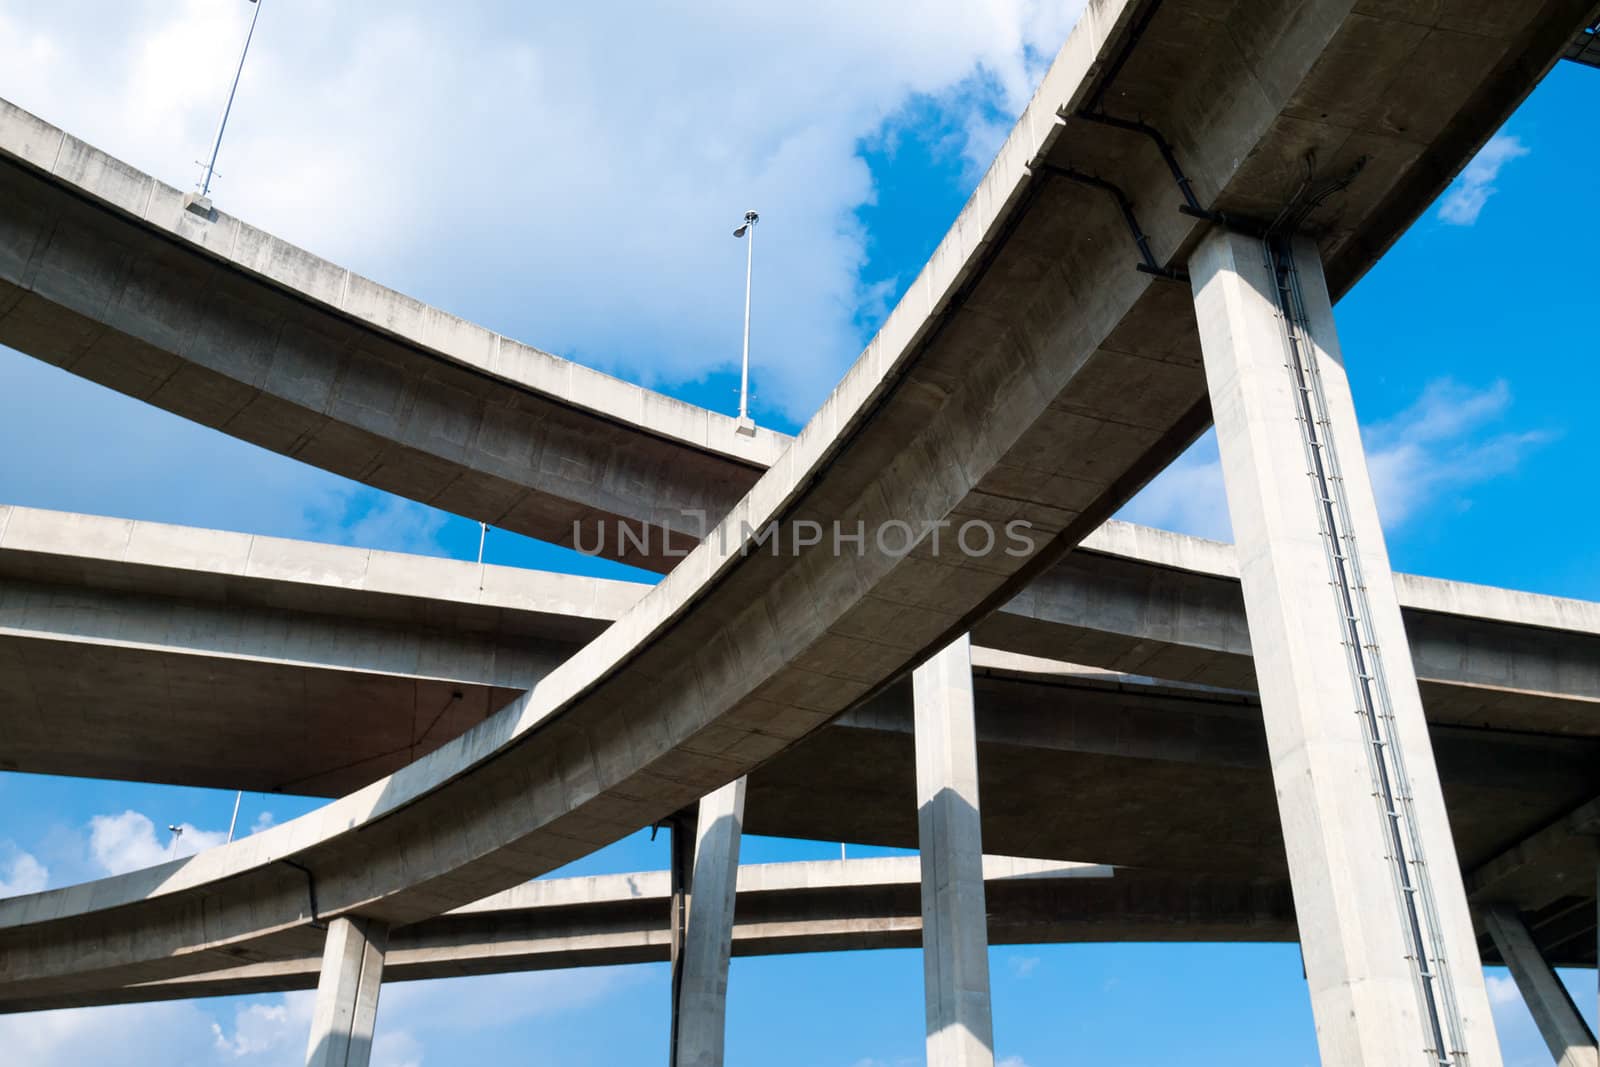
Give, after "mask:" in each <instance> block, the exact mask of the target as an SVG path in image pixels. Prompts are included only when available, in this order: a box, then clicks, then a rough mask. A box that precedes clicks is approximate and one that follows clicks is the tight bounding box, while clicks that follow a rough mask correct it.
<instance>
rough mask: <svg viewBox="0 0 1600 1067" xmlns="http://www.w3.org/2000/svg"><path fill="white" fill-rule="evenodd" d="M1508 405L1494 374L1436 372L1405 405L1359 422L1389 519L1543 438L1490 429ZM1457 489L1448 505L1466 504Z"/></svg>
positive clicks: (1479, 477)
mask: <svg viewBox="0 0 1600 1067" xmlns="http://www.w3.org/2000/svg"><path fill="white" fill-rule="evenodd" d="M1510 406H1511V388H1510V386H1509V385H1507V384H1506V383H1505V382H1504V381H1497V382H1494V383H1493V384H1491V385H1489V386H1487V387H1485V388H1481V389H1479V388H1473V387H1471V386H1467V385H1463V384H1461V383H1459V382H1456V381H1452V380H1451V379H1448V378H1441V379H1438V380H1435V381H1432V382H1429V383H1428V385H1427V387H1426V388H1425V389H1423V391H1422V395H1421V396H1420V397H1418V398H1417V400H1416V402H1415V403H1413V404H1412V405H1411V406H1410V407H1408V408H1406V409H1405V410H1404V411H1401V412H1400V413H1398V414H1397V415H1395V416H1393V417H1392V418H1389V419H1385V420H1383V421H1382V422H1377V423H1373V424H1372V425H1371V426H1368V427H1365V428H1364V430H1363V436H1364V437H1365V438H1366V443H1367V467H1368V471H1369V473H1370V474H1371V475H1372V487H1373V491H1374V492H1375V493H1376V494H1377V498H1378V512H1379V514H1380V515H1382V516H1383V521H1384V525H1385V526H1386V527H1397V526H1399V525H1401V524H1403V523H1404V522H1406V521H1407V520H1408V519H1410V518H1411V517H1412V516H1413V515H1415V514H1417V513H1419V512H1420V511H1421V510H1422V509H1423V507H1424V506H1425V505H1428V504H1432V503H1435V502H1437V501H1438V499H1439V498H1440V497H1441V496H1444V495H1446V494H1448V493H1456V494H1460V493H1461V491H1463V490H1465V489H1467V488H1469V487H1470V486H1473V485H1476V484H1479V483H1481V482H1484V481H1487V480H1489V479H1491V478H1497V477H1499V476H1501V475H1504V474H1509V473H1510V472H1511V471H1514V470H1515V469H1516V468H1517V467H1518V466H1519V465H1520V464H1521V463H1522V460H1523V459H1524V458H1525V457H1526V456H1527V454H1528V453H1529V452H1530V451H1532V450H1533V449H1535V448H1537V447H1538V446H1539V445H1541V444H1543V443H1545V442H1546V441H1548V440H1549V439H1550V435H1549V434H1547V433H1545V432H1543V431H1530V430H1514V431H1494V430H1491V427H1492V425H1493V424H1494V423H1496V422H1498V421H1499V420H1500V419H1502V418H1503V417H1504V416H1505V414H1506V412H1507V410H1508V409H1509V408H1510ZM1470 503H1471V502H1470V500H1469V499H1468V498H1466V497H1464V496H1460V495H1458V496H1457V497H1456V500H1455V506H1456V507H1457V508H1458V509H1460V508H1465V507H1468V506H1470Z"/></svg>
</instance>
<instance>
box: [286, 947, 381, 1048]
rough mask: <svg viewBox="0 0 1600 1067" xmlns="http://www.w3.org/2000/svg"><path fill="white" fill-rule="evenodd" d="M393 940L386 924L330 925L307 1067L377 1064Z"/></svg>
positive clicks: (312, 1010)
mask: <svg viewBox="0 0 1600 1067" xmlns="http://www.w3.org/2000/svg"><path fill="white" fill-rule="evenodd" d="M388 941H389V928H388V927H387V926H386V925H385V924H383V923H379V922H372V921H370V920H367V919H352V918H346V917H343V916H341V917H339V918H337V919H334V920H333V921H332V922H330V923H329V924H328V939H327V945H326V947H325V948H324V949H323V951H322V971H321V973H320V974H319V975H318V977H317V999H316V1001H315V1002H314V1004H313V1006H312V1009H311V1037H310V1041H309V1042H308V1044H307V1046H306V1067H367V1064H369V1063H370V1062H371V1061H372V1039H373V1032H374V1031H375V1030H376V1028H377V1023H378V994H379V993H380V992H381V991H382V988H383V955H384V952H385V951H386V949H387V947H388Z"/></svg>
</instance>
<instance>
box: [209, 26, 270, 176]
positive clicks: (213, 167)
mask: <svg viewBox="0 0 1600 1067" xmlns="http://www.w3.org/2000/svg"><path fill="white" fill-rule="evenodd" d="M250 2H251V3H252V4H254V5H256V12H255V14H253V15H251V16H250V29H249V31H248V32H247V33H246V34H245V35H244V48H243V49H242V50H241V51H240V52H239V68H238V69H237V70H235V71H234V72H233V85H232V86H230V87H229V89H228V102H227V104H226V105H224V106H223V108H222V119H221V120H220V121H219V122H218V123H217V136H216V137H215V138H214V139H213V140H212V142H211V162H209V163H207V164H206V175H205V177H204V178H203V179H201V181H200V196H199V200H200V201H206V198H207V196H209V195H210V193H211V179H212V178H213V177H215V175H216V172H217V153H218V152H220V151H222V131H223V130H226V129H227V128H228V115H229V114H230V113H231V112H232V111H233V97H234V94H235V93H237V92H238V91H239V76H240V75H242V74H243V73H244V57H245V56H247V55H249V54H250V41H251V39H252V38H253V37H255V35H256V20H257V19H259V18H260V17H261V0H250ZM206 203H207V207H208V208H209V201H206Z"/></svg>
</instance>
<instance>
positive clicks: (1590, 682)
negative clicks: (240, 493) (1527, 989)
mask: <svg viewBox="0 0 1600 1067" xmlns="http://www.w3.org/2000/svg"><path fill="white" fill-rule="evenodd" d="M1086 543H1087V544H1089V545H1092V546H1093V549H1092V550H1090V549H1080V550H1078V551H1076V552H1073V553H1072V554H1070V555H1069V556H1068V557H1067V558H1066V559H1065V560H1063V561H1062V563H1060V564H1058V565H1057V566H1056V567H1054V568H1052V569H1051V570H1050V571H1049V572H1047V573H1046V574H1044V575H1042V576H1041V577H1040V578H1038V579H1035V580H1034V581H1033V582H1032V583H1031V584H1030V585H1029V587H1028V589H1027V590H1025V591H1024V592H1023V593H1022V594H1021V595H1019V596H1018V597H1016V598H1014V599H1013V600H1012V601H1011V603H1009V604H1007V605H1006V606H1005V607H1004V608H1002V609H1001V610H999V611H996V612H995V613H993V614H992V615H990V616H989V617H988V618H987V619H985V620H984V621H983V622H982V623H981V624H980V625H979V627H978V630H977V632H978V633H980V634H983V635H985V637H986V639H989V640H991V642H992V643H993V644H994V645H995V646H997V647H999V648H1005V649H1023V650H1029V651H1033V652H1036V653H1038V652H1045V651H1047V650H1049V649H1051V648H1055V647H1060V648H1061V649H1062V650H1063V651H1062V652H1061V653H1060V657H1065V658H1069V659H1076V660H1081V661H1085V662H1090V663H1094V664H1097V665H1099V666H1103V667H1107V668H1110V669H1112V670H1117V671H1125V672H1131V673H1136V674H1143V675H1152V674H1153V675H1155V676H1158V677H1169V678H1172V677H1175V678H1177V679H1179V680H1189V681H1194V682H1200V683H1209V684H1213V685H1223V686H1225V687H1226V688H1233V689H1239V690H1246V689H1250V688H1253V686H1254V680H1255V679H1254V671H1253V668H1252V666H1251V663H1250V661H1249V659H1248V658H1247V657H1248V654H1249V643H1248V640H1247V638H1246V637H1245V635H1244V634H1243V632H1242V631H1243V627H1244V622H1243V612H1244V605H1243V600H1242V598H1241V596H1240V593H1239V589H1238V576H1237V571H1236V568H1235V566H1234V563H1233V552H1232V547H1231V546H1228V545H1221V544H1217V543H1214V542H1209V541H1203V540H1199V539H1196V538H1190V537H1182V536H1179V535H1176V534H1168V533H1163V532H1161V531H1157V530H1149V529H1144V528H1141V527H1136V526H1129V525H1127V524H1125V523H1116V522H1112V523H1107V524H1106V525H1105V526H1103V527H1101V528H1100V529H1099V530H1097V531H1095V533H1094V534H1092V535H1090V537H1089V538H1087V539H1086ZM1397 581H1398V586H1397V589H1398V592H1399V594H1400V597H1401V604H1402V610H1403V611H1404V612H1405V618H1406V625H1407V629H1408V630H1409V631H1410V635H1411V647H1412V649H1413V652H1414V654H1416V655H1418V656H1419V657H1427V659H1426V660H1425V662H1431V664H1432V666H1433V674H1434V676H1435V679H1436V680H1435V681H1433V682H1431V683H1424V685H1423V702H1424V705H1425V708H1426V711H1427V714H1428V718H1429V720H1430V721H1431V722H1435V723H1440V722H1445V723H1463V724H1471V725H1476V726H1493V727H1500V728H1503V729H1509V730H1514V731H1516V732H1518V733H1529V732H1537V733H1544V732H1556V733H1576V734H1594V733H1595V732H1596V731H1597V730H1600V715H1597V714H1591V713H1592V712H1594V711H1595V710H1596V709H1597V708H1600V704H1597V703H1596V702H1595V700H1594V696H1595V694H1596V692H1600V605H1597V604H1592V603H1587V602H1583V601H1572V600H1562V599H1559V598H1555V597H1542V596H1534V595H1531V594H1526V593H1515V592H1511V591H1508V590H1499V589H1488V588H1484V587H1481V586H1471V585H1463V584H1461V583H1455V582H1443V581H1438V580H1436V579H1427V578H1415V577H1411V576H1407V575H1401V576H1399V577H1398V579H1397ZM646 589H647V587H646V586H644V585H641V584H638V583H633V582H615V581H604V580H597V579H586V578H578V577H575V576H572V575H564V574H548V573H539V572H530V571H524V570H520V569H516V568H508V567H495V566H492V565H491V566H484V567H479V566H477V565H474V564H469V563H461V562H456V561H452V560H441V559H432V558H426V557H418V556H408V555H399V554H393V553H385V552H369V551H367V550H364V549H352V548H343V547H339V546H335V545H319V544H309V543H305V542H296V541H286V540H280V539H275V538H265V537H249V536H246V535H242V534H230V533H220V532H214V531H207V530H199V529H193V528H187V527H178V526H165V525H161V524H157V523H144V522H129V521H126V520H120V519H108V518H100V517H96V516H87V515H73V514H68V513H60V512H50V511H39V510H35V509H30V508H7V507H3V506H0V664H3V667H0V737H4V738H5V743H4V745H0V768H3V769H8V770H22V771H27V772H30V773H46V774H75V775H83V776H90V777H110V778H134V779H139V780H145V781H157V782H169V783H172V784H177V785H198V786H213V787H218V788H226V789H236V788H244V789H251V790H260V791H292V792H298V793H307V794H313V795H324V796H340V795H343V794H344V793H348V792H350V791H352V790H354V789H358V788H360V787H361V786H363V785H366V784H368V783H369V782H371V781H372V780H374V779H375V778H378V777H380V776H381V775H383V774H385V773H388V772H390V771H393V770H395V769H398V768H399V767H400V766H402V765H404V764H405V763H406V762H409V760H410V759H411V758H414V755H416V754H420V753H423V752H427V751H431V750H432V749H433V748H435V747H437V746H438V745H440V744H442V743H444V742H445V741H447V740H449V739H450V738H452V737H454V736H456V735H457V734H459V733H461V732H462V731H463V730H465V729H466V728H467V727H469V726H471V725H473V724H474V723H477V722H480V721H482V720H483V719H484V718H486V717H487V716H488V715H489V714H491V713H492V712H494V711H496V710H498V709H499V708H500V707H503V706H504V705H505V704H506V703H508V702H509V701H510V700H511V699H513V698H514V697H515V696H516V695H517V693H518V692H519V691H520V690H522V689H525V688H527V686H528V685H531V684H532V683H533V681H536V680H537V679H538V678H540V677H542V676H543V675H544V673H546V672H547V671H548V670H549V668H550V667H551V666H553V665H554V663H555V662H557V661H558V660H559V659H560V658H564V657H565V656H566V655H568V654H570V652H571V651H572V650H573V649H575V648H576V647H578V646H579V645H580V644H583V643H586V642H587V641H589V640H591V639H592V638H593V637H594V636H595V635H597V634H599V633H600V632H601V631H602V630H604V629H605V627H606V626H608V625H610V623H611V622H612V621H614V620H615V619H616V618H618V617H620V616H621V615H622V614H623V612H624V611H626V610H627V608H628V607H630V606H631V605H632V604H633V603H635V602H636V601H637V600H638V598H639V597H641V596H643V595H644V593H645V591H646ZM979 655H981V656H989V655H990V653H989V652H986V651H982V650H980V652H979ZM1060 657H1052V659H1056V658H1060ZM457 692H459V693H461V694H462V695H461V697H460V698H459V699H458V698H455V697H454V694H455V693H457ZM63 708H69V709H71V710H70V713H64V712H63V710H62V709H63ZM152 730H156V731H158V732H159V734H160V736H161V739H162V740H161V744H159V745H153V744H150V743H149V739H150V736H151V731H152Z"/></svg>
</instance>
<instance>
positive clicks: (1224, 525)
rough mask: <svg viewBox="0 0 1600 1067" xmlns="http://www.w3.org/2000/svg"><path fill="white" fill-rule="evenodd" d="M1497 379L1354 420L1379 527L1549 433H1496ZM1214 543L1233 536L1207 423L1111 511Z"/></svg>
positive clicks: (1397, 523)
mask: <svg viewBox="0 0 1600 1067" xmlns="http://www.w3.org/2000/svg"><path fill="white" fill-rule="evenodd" d="M1511 399H1512V398H1511V389H1510V387H1509V386H1508V385H1507V384H1506V383H1505V382H1504V381H1498V382H1494V383H1492V384H1490V385H1488V386H1486V387H1483V388H1474V387H1472V386H1467V385H1463V384H1461V383H1459V382H1456V381H1453V380H1451V379H1448V378H1441V379H1437V380H1435V381H1432V382H1429V383H1428V385H1427V386H1426V387H1424V389H1423V391H1422V395H1421V396H1419V397H1418V398H1417V400H1416V401H1415V402H1414V403H1412V404H1411V405H1410V406H1409V407H1407V408H1405V409H1404V410H1403V411H1400V412H1399V413H1397V414H1395V415H1394V416H1392V417H1390V418H1387V419H1384V420H1382V421H1380V422H1376V423H1372V424H1370V425H1367V426H1364V427H1362V437H1363V440H1364V444H1365V446H1366V450H1367V468H1368V472H1369V473H1370V474H1371V476H1372V488H1373V492H1374V494H1375V495H1376V496H1377V500H1378V513H1379V514H1380V515H1381V516H1382V518H1383V523H1384V528H1385V529H1386V530H1390V531H1392V530H1395V529H1398V528H1399V527H1401V526H1402V525H1404V524H1405V523H1406V522H1407V521H1408V520H1410V519H1411V518H1412V517H1414V516H1415V515H1417V514H1420V513H1422V512H1423V510H1424V509H1425V508H1426V507H1427V506H1428V505H1432V504H1436V503H1437V502H1438V501H1439V499H1440V498H1441V497H1443V496H1445V495H1447V494H1451V493H1454V494H1457V496H1456V499H1455V502H1454V506H1455V507H1456V508H1458V509H1464V508H1466V507H1469V506H1470V505H1471V501H1470V499H1469V498H1467V497H1466V496H1464V495H1460V494H1462V493H1463V492H1464V491H1465V490H1467V489H1468V488H1470V487H1471V486H1474V485H1477V484H1480V483H1482V482H1485V481H1488V480H1490V479H1492V478H1497V477H1500V476H1501V475H1505V474H1509V473H1511V472H1512V471H1514V470H1515V469H1516V468H1517V467H1518V466H1519V465H1520V464H1521V463H1522V461H1523V459H1524V458H1525V457H1526V456H1527V455H1528V453H1529V452H1530V451H1532V450H1533V449H1535V448H1537V447H1538V446H1540V445H1541V444H1543V443H1545V442H1546V441H1548V440H1550V435H1549V434H1548V433H1546V432H1544V431H1538V430H1509V431H1497V430H1494V429H1493V425H1494V424H1495V423H1496V422H1498V421H1500V420H1501V419H1503V418H1504V417H1505V415H1506V414H1507V412H1508V411H1509V409H1510V407H1511ZM1118 517H1119V518H1123V519H1127V520H1128V521H1130V522H1139V523H1144V524H1145V525H1148V526H1156V527H1160V528H1161V529H1164V530H1175V531H1177V532H1179V533H1186V534H1190V535H1192V536H1195V537H1209V538H1211V539H1213V540H1217V541H1231V540H1232V539H1233V534H1232V525H1231V523H1230V522H1229V520H1228V500H1227V494H1226V492H1225V490H1224V487H1223V480H1222V462H1221V459H1220V457H1219V455H1218V452H1217V438H1216V433H1215V431H1207V432H1206V434H1205V436H1203V437H1202V438H1200V440H1199V441H1197V442H1195V444H1194V447H1192V448H1190V449H1189V450H1188V451H1187V452H1185V453H1184V454H1183V455H1182V456H1180V457H1179V458H1178V459H1177V461H1175V462H1174V463H1173V464H1172V465H1171V466H1169V467H1168V468H1167V469H1166V470H1164V471H1162V472H1161V473H1160V474H1159V475H1157V476H1156V477H1155V478H1154V479H1153V480H1152V481H1151V482H1150V484H1149V485H1147V486H1146V487H1145V488H1144V489H1143V490H1142V491H1141V492H1140V493H1139V495H1137V496H1135V497H1134V498H1133V500H1131V501H1129V503H1128V504H1127V506H1126V507H1124V508H1123V509H1122V511H1121V512H1120V513H1119V515H1118Z"/></svg>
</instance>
